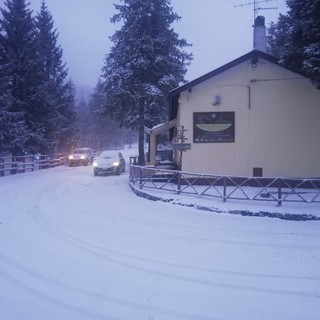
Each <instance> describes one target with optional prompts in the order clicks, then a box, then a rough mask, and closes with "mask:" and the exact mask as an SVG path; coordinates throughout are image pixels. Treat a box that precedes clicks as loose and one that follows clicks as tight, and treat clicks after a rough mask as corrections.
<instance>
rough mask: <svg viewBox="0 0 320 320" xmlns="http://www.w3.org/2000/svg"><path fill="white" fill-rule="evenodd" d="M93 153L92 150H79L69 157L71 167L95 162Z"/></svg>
mask: <svg viewBox="0 0 320 320" xmlns="http://www.w3.org/2000/svg"><path fill="white" fill-rule="evenodd" d="M93 157H94V156H93V152H92V150H91V148H77V149H75V150H74V151H73V153H72V154H70V155H69V166H70V167H71V166H74V165H85V166H87V165H88V164H90V163H92V162H93Z"/></svg>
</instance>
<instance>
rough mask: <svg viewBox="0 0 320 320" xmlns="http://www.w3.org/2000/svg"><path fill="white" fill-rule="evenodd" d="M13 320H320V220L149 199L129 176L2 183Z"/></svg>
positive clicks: (74, 175) (85, 174) (86, 172)
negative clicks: (131, 184)
mask: <svg viewBox="0 0 320 320" xmlns="http://www.w3.org/2000/svg"><path fill="white" fill-rule="evenodd" d="M0 212H1V213H0V315H1V319H4V320H74V319H76V320H78V319H79V320H82V319H93V320H94V319H106V320H107V319H119V320H120V319H121V320H135V319H136V320H142V319H146V320H151V319H159V320H163V319H167V320H176V319H219V320H233V319H236V320H250V319H254V320H257V319H261V320H262V319H263V320H269V319H273V320H274V319H279V320H280V319H281V320H283V319H290V320H294V319H297V320H298V319H299V320H301V319H309V320H313V319H314V320H316V319H319V306H320V223H319V222H318V221H308V222H296V221H284V220H279V219H269V218H250V217H242V216H234V215H228V214H214V213H209V212H204V211H197V210H196V209H193V208H187V207H181V206H174V205H172V204H167V203H162V202H153V201H148V200H145V199H143V198H139V197H137V196H136V195H134V194H133V193H132V191H131V190H130V187H129V185H128V174H127V173H126V174H123V175H121V176H101V177H94V176H93V172H92V167H91V166H88V167H75V168H69V167H59V168H54V169H48V170H44V171H39V172H33V173H25V174H20V175H15V176H7V177H1V178H0Z"/></svg>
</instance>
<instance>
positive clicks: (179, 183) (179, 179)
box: [177, 171, 181, 194]
mask: <svg viewBox="0 0 320 320" xmlns="http://www.w3.org/2000/svg"><path fill="white" fill-rule="evenodd" d="M177 184H178V189H177V193H178V194H179V193H180V192H181V171H178V181H177Z"/></svg>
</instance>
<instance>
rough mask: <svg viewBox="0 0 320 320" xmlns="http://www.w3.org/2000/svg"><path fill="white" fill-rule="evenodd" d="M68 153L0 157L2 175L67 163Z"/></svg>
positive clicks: (0, 173) (0, 175)
mask: <svg viewBox="0 0 320 320" xmlns="http://www.w3.org/2000/svg"><path fill="white" fill-rule="evenodd" d="M67 161H68V158H67V155H65V154H63V153H59V154H54V155H36V156H34V155H26V156H11V155H10V156H4V157H0V177H3V176H7V175H11V174H17V173H23V172H31V171H37V170H42V169H48V168H53V167H57V166H62V165H65V164H66V163H67Z"/></svg>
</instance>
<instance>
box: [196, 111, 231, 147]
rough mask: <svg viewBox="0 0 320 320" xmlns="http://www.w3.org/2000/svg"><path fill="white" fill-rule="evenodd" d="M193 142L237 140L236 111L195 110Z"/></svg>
mask: <svg viewBox="0 0 320 320" xmlns="http://www.w3.org/2000/svg"><path fill="white" fill-rule="evenodd" d="M193 142H194V143H223V142H235V114H234V112H194V113H193Z"/></svg>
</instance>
